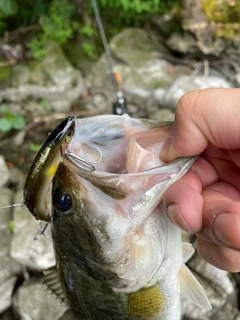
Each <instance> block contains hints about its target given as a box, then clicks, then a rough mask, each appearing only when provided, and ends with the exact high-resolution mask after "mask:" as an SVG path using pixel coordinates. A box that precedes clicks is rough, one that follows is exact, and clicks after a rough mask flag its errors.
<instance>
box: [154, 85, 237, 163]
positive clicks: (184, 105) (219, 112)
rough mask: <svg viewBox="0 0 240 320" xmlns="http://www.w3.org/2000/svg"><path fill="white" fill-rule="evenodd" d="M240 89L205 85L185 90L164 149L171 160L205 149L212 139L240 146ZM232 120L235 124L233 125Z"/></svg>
mask: <svg viewBox="0 0 240 320" xmlns="http://www.w3.org/2000/svg"><path fill="white" fill-rule="evenodd" d="M239 93H240V89H202V90H195V91H191V92H189V93H187V94H185V95H184V96H183V97H182V98H181V99H180V100H179V102H178V104H177V107H176V115H175V121H174V124H173V127H172V130H171V133H170V135H169V137H168V138H167V140H166V141H165V143H164V145H163V148H162V150H161V153H160V157H161V159H162V160H163V161H166V162H169V161H172V160H174V159H175V158H178V157H182V156H193V155H196V154H199V153H201V152H203V151H204V150H205V149H206V147H207V146H208V145H209V144H210V143H211V144H213V145H215V146H216V147H219V148H224V149H237V148H240V141H239V139H238V137H237V135H236V134H235V133H236V132H238V131H239V128H240V108H239V105H240V95H239ZM229 124H231V125H229Z"/></svg>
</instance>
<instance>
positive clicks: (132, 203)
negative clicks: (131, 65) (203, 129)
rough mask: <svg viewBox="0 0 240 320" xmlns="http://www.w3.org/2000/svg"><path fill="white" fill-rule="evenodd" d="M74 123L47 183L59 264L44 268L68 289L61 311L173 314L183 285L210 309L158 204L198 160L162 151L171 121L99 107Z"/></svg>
mask: <svg viewBox="0 0 240 320" xmlns="http://www.w3.org/2000/svg"><path fill="white" fill-rule="evenodd" d="M75 125H76V128H75V135H74V137H73V138H72V140H71V142H70V143H69V144H67V145H66V146H65V150H64V152H63V154H65V155H66V157H65V158H64V161H63V163H60V164H59V167H58V170H57V172H56V174H55V176H54V179H53V183H52V237H53V243H54V246H55V253H56V261H57V274H56V275H55V271H54V270H53V269H52V270H50V271H48V272H46V283H47V284H48V286H49V288H50V289H52V291H54V292H56V294H57V295H59V296H61V297H62V298H63V297H64V296H66V297H67V301H68V303H69V311H67V312H66V314H65V315H64V316H63V317H62V318H61V319H79V320H108V319H109V320H129V319H132V320H157V319H158V320H163V319H164V320H178V319H180V318H181V303H180V293H182V295H183V296H185V297H187V298H189V299H191V300H192V301H193V302H195V303H196V304H197V305H198V306H199V307H201V308H205V309H210V308H211V307H210V304H209V302H208V299H207V297H206V294H205V292H204V290H203V288H202V287H201V285H200V284H199V283H198V282H197V280H196V279H195V278H194V277H193V275H192V274H191V272H190V271H189V270H188V268H187V267H186V266H185V264H184V262H185V260H186V259H187V258H188V257H189V256H191V254H192V253H193V249H192V248H191V246H190V245H189V244H187V245H185V246H184V250H183V248H182V241H181V231H180V229H179V228H177V227H176V226H175V225H173V224H172V223H171V221H170V220H169V218H168V217H167V215H166V214H165V212H164V211H163V208H162V205H161V200H162V197H163V194H164V192H165V190H166V189H167V188H168V187H169V186H170V185H171V184H172V183H174V182H175V181H176V180H178V179H179V178H180V177H182V176H183V175H184V174H185V173H186V172H187V170H188V169H189V168H190V167H191V165H192V163H193V162H194V160H195V157H188V158H180V159H177V160H175V161H173V162H171V163H169V164H164V163H163V162H162V161H161V160H160V159H159V152H160V150H161V147H162V145H163V142H164V141H165V139H166V137H167V135H168V134H169V132H170V129H171V124H170V123H158V122H153V121H148V120H139V119H132V118H130V117H128V116H98V117H92V118H86V119H77V120H76V121H75ZM96 150H99V152H100V153H101V158H102V159H101V161H100V162H98V163H97V164H96V165H95V171H92V170H87V169H86V167H84V165H83V164H82V162H81V161H77V157H79V159H86V160H87V161H89V162H90V163H91V162H94V161H95V160H96V158H98V155H97V154H96ZM71 155H75V156H74V157H73V156H71ZM183 252H185V253H183ZM184 256H185V257H184ZM58 279H60V285H58ZM61 288H62V289H61Z"/></svg>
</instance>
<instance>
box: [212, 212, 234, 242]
mask: <svg viewBox="0 0 240 320" xmlns="http://www.w3.org/2000/svg"><path fill="white" fill-rule="evenodd" d="M212 230H213V233H214V235H215V237H216V239H217V240H219V242H221V243H222V244H225V245H228V246H231V247H232V246H234V245H235V244H236V242H239V233H240V221H239V214H237V213H221V214H219V215H217V216H216V218H215V219H214V221H213V224H212Z"/></svg>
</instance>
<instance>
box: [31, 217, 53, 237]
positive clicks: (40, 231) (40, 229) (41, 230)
mask: <svg viewBox="0 0 240 320" xmlns="http://www.w3.org/2000/svg"><path fill="white" fill-rule="evenodd" d="M42 223H43V221H41V222H40V224H39V226H38V232H37V234H36V236H35V237H34V240H38V239H39V238H40V237H42V236H45V237H47V238H50V237H49V236H47V235H46V234H45V231H46V230H47V227H48V225H49V223H48V222H44V223H45V225H44V226H43V227H42Z"/></svg>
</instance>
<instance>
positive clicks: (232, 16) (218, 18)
mask: <svg viewBox="0 0 240 320" xmlns="http://www.w3.org/2000/svg"><path fill="white" fill-rule="evenodd" d="M202 8H203V11H204V13H205V14H206V16H207V18H208V20H209V21H213V22H222V23H233V22H240V3H239V1H237V0H202Z"/></svg>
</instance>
